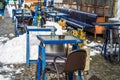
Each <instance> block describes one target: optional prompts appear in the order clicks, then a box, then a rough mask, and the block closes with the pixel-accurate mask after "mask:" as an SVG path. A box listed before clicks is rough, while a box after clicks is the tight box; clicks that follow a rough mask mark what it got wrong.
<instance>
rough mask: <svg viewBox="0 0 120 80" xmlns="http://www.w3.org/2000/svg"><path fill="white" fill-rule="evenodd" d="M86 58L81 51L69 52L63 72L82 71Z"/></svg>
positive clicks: (83, 51) (84, 53)
mask: <svg viewBox="0 0 120 80" xmlns="http://www.w3.org/2000/svg"><path fill="white" fill-rule="evenodd" d="M86 56H87V53H86V51H85V50H83V49H80V50H76V51H73V52H71V53H70V54H69V55H68V57H67V60H66V63H65V67H64V72H71V71H76V70H84V68H85V63H86Z"/></svg>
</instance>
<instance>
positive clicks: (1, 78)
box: [0, 75, 11, 80]
mask: <svg viewBox="0 0 120 80" xmlns="http://www.w3.org/2000/svg"><path fill="white" fill-rule="evenodd" d="M0 80H11V79H10V78H5V77H4V76H3V75H0Z"/></svg>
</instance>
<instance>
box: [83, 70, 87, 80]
mask: <svg viewBox="0 0 120 80" xmlns="http://www.w3.org/2000/svg"><path fill="white" fill-rule="evenodd" d="M83 77H84V80H87V77H86V74H85V71H83Z"/></svg>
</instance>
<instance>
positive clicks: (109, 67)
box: [0, 17, 120, 80]
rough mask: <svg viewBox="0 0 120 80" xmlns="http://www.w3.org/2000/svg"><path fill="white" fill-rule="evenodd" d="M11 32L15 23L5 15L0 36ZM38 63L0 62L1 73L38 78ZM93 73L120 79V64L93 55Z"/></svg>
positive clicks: (14, 77) (25, 79)
mask: <svg viewBox="0 0 120 80" xmlns="http://www.w3.org/2000/svg"><path fill="white" fill-rule="evenodd" d="M10 33H13V34H14V23H12V19H11V18H9V17H4V20H1V21H0V37H1V36H8V37H9V38H13V37H14V36H12V37H11V36H10ZM88 39H90V40H91V41H92V40H94V39H93V35H89V37H88ZM100 39H101V42H103V38H102V36H98V39H97V40H96V41H98V40H100ZM36 65H37V64H36V63H31V66H30V67H26V66H25V64H4V63H0V75H3V76H4V77H9V78H11V80H36V72H37V67H36ZM5 67H7V68H9V69H10V70H9V69H6V68H5ZM4 68H5V69H4ZM93 75H96V76H97V77H98V78H100V79H101V80H120V65H118V64H114V63H111V62H109V61H108V60H105V59H104V57H103V56H101V55H100V54H98V55H95V56H91V57H90V70H89V71H88V74H87V77H88V78H90V77H91V76H93ZM93 80H94V79H93Z"/></svg>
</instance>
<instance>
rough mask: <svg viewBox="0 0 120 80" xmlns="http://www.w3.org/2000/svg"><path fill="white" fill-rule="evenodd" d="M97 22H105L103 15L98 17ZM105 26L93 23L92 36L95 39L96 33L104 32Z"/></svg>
mask: <svg viewBox="0 0 120 80" xmlns="http://www.w3.org/2000/svg"><path fill="white" fill-rule="evenodd" d="M97 22H105V17H98V18H97ZM104 30H105V27H104V26H98V25H95V32H94V38H95V39H96V35H97V34H104Z"/></svg>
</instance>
